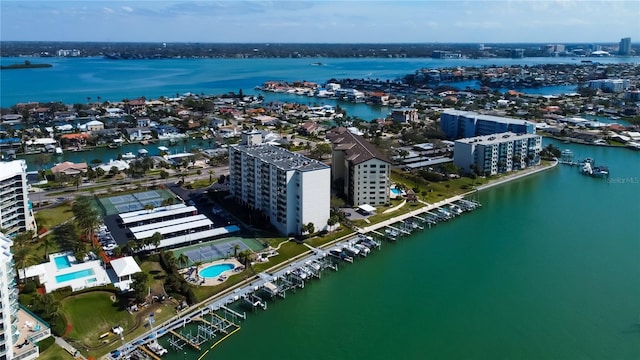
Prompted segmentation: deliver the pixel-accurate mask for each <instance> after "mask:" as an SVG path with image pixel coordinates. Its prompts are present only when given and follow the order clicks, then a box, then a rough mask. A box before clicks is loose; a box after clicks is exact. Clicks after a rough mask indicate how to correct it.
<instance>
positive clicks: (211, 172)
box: [208, 170, 213, 182]
mask: <svg viewBox="0 0 640 360" xmlns="http://www.w3.org/2000/svg"><path fill="white" fill-rule="evenodd" d="M208 172H209V182H213V170H209V171H208Z"/></svg>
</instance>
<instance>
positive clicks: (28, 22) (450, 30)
mask: <svg viewBox="0 0 640 360" xmlns="http://www.w3.org/2000/svg"><path fill="white" fill-rule="evenodd" d="M639 14H640V2H639V1H617V0H614V1H569V0H556V1H532V0H531V1H529V0H520V1H517V0H515V1H506V0H496V1H432V0H423V1H419V0H414V1H378V0H376V1H363V0H352V1H311V0H306V1H303V0H299V1H286V0H274V1H233V0H226V1H224V0H223V1H152V0H146V1H100V0H85V1H43V0H21V1H5V0H3V1H2V2H0V20H1V21H0V40H2V41H92V42H167V43H170V42H202V43H207V42H211V43H215V42H226V43H270V42H273V43H278V42H279V43H433V42H443V43H617V42H618V41H619V40H620V39H621V38H626V37H631V41H632V42H636V41H638V39H639V38H640V16H639Z"/></svg>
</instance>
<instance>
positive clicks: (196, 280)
mask: <svg viewBox="0 0 640 360" xmlns="http://www.w3.org/2000/svg"><path fill="white" fill-rule="evenodd" d="M220 264H233V265H234V268H233V269H231V270H227V271H224V272H222V273H221V274H220V275H219V276H216V277H214V278H203V277H200V276H198V277H196V271H195V269H194V267H193V266H189V267H187V268H184V269H182V270H180V273H181V274H182V275H183V276H184V277H185V278H186V279H187V281H189V282H190V283H192V284H197V285H198V284H199V285H201V286H215V285H220V284H222V283H223V282H225V281H226V280H227V279H228V278H229V276H231V275H233V274H236V273H237V272H236V271H235V269H238V268H240V267H241V266H243V265H242V264H241V263H240V262H239V261H238V260H237V259H236V258H228V259H221V260H216V261H212V262H208V263H204V264H202V265H200V266H199V267H198V271H202V270H203V269H206V268H207V267H209V266H213V265H220Z"/></svg>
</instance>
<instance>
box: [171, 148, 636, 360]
mask: <svg viewBox="0 0 640 360" xmlns="http://www.w3.org/2000/svg"><path fill="white" fill-rule="evenodd" d="M544 143H545V144H544V145H545V146H546V144H547V143H548V141H547V139H545V141H544ZM553 143H554V144H556V145H557V146H559V147H561V148H570V149H571V150H572V151H573V152H574V153H575V154H580V156H581V157H587V156H589V157H592V158H594V159H596V162H597V163H600V164H606V165H608V166H609V168H610V169H611V178H610V179H609V181H607V180H606V179H597V178H591V177H587V176H583V175H580V174H579V173H578V170H577V169H576V168H575V167H573V168H571V167H565V166H561V165H559V166H558V167H556V168H554V169H551V170H548V171H546V172H543V173H539V174H536V175H533V176H530V177H527V178H524V179H520V180H517V181H514V182H511V183H508V184H504V185H501V186H499V187H495V188H492V189H488V190H485V191H483V192H481V193H479V194H478V197H477V200H479V201H480V202H481V203H482V204H483V207H482V208H481V209H479V210H476V211H474V212H471V213H465V214H464V215H462V216H460V217H458V218H456V219H455V220H453V221H450V222H447V223H443V224H439V225H437V226H435V227H433V228H431V229H428V230H424V231H422V232H419V233H414V234H413V235H411V236H409V237H405V238H402V239H400V240H399V241H398V243H396V244H393V243H384V244H383V246H382V249H381V250H380V251H379V252H378V251H374V252H373V253H372V254H371V255H369V256H368V257H367V258H366V259H356V261H355V263H354V264H341V265H340V271H338V272H337V273H334V272H331V271H329V272H326V273H325V274H324V275H323V277H322V280H319V281H318V280H315V281H311V282H307V284H306V286H305V288H304V289H303V290H299V291H297V292H296V293H293V292H289V293H287V297H286V299H279V298H278V299H275V300H270V301H269V308H268V310H267V311H257V312H255V313H249V314H248V319H247V320H245V321H243V322H242V323H241V326H242V329H241V330H240V331H239V332H237V333H236V334H234V335H233V336H231V337H229V338H228V339H227V340H225V341H224V342H222V343H221V344H219V345H218V346H217V347H216V348H215V349H214V350H212V351H211V352H210V353H209V354H208V355H207V356H206V358H207V359H213V358H223V359H224V358H226V359H232V358H243V359H247V358H252V357H260V356H263V357H264V356H267V357H270V356H276V355H275V354H278V355H277V356H286V358H287V359H381V360H386V359H389V358H398V359H425V358H427V359H479V360H480V359H531V360H538V359H562V360H564V359H568V360H573V359H616V360H636V359H640V280H639V279H640V221H639V220H640V215H638V214H639V213H640V212H639V211H640V166H639V165H640V159H639V156H640V153H637V152H633V151H630V150H627V149H619V148H605V147H589V146H582V145H576V144H561V143H558V142H553ZM249 344H250V346H248V345H249ZM265 349H271V350H268V351H267V353H266V354H269V355H265ZM285 354H286V355H285ZM165 358H167V359H183V354H182V353H180V354H177V353H173V352H172V353H170V354H169V355H167V356H166V357H165ZM186 358H187V359H197V358H198V354H195V352H192V350H187V356H186Z"/></svg>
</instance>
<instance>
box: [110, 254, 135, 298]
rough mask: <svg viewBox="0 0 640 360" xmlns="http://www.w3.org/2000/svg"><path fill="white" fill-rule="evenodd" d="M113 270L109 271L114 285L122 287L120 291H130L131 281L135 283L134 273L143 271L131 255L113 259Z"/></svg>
mask: <svg viewBox="0 0 640 360" xmlns="http://www.w3.org/2000/svg"><path fill="white" fill-rule="evenodd" d="M109 265H111V269H112V270H113V272H111V271H107V274H109V277H110V278H111V282H112V283H113V286H115V287H117V288H118V289H120V291H123V292H125V291H129V290H130V288H131V283H133V277H132V275H133V274H137V273H139V272H142V269H140V266H139V265H138V263H137V262H136V261H135V260H134V258H133V257H131V256H125V257H121V258H118V259H115V260H111V262H110V263H109Z"/></svg>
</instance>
